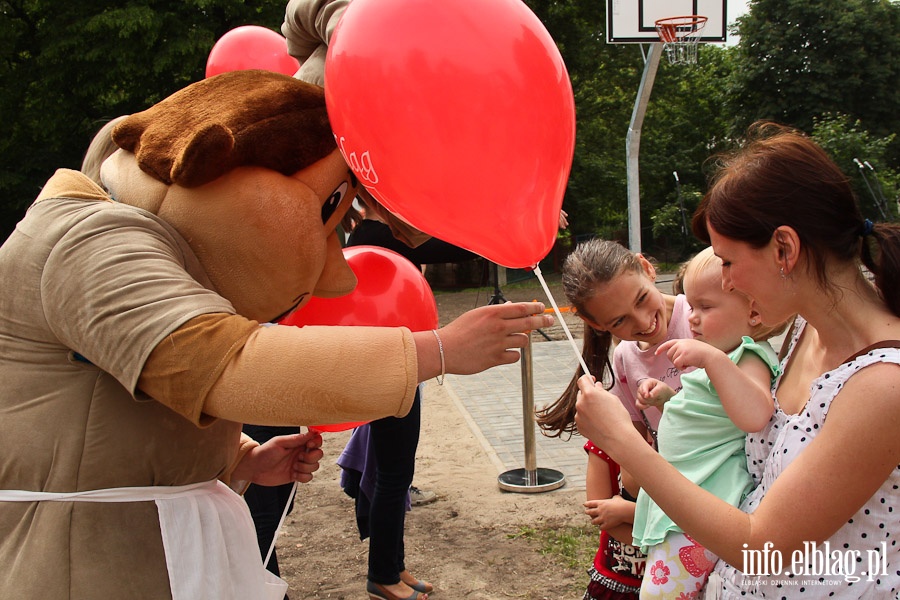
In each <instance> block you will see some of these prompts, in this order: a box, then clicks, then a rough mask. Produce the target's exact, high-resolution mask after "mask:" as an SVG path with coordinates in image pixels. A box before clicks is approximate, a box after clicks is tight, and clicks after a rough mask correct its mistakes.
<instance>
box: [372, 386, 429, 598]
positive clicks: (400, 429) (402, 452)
mask: <svg viewBox="0 0 900 600" xmlns="http://www.w3.org/2000/svg"><path fill="white" fill-rule="evenodd" d="M421 417H422V412H421V402H420V398H419V392H418V390H417V391H416V397H415V400H414V401H413V405H412V408H411V409H410V411H409V414H407V415H406V416H405V417H401V418H397V417H386V418H384V419H378V420H377V421H372V422H371V423H370V428H371V430H370V436H371V437H370V440H369V443H370V447H369V451H370V452H374V453H375V494H374V497H373V498H372V499H371V506H370V509H369V573H368V578H369V579H370V580H371V581H373V582H374V583H380V584H382V585H390V584H394V583H397V582H399V581H400V572H401V571H404V570H406V566H405V565H404V552H403V532H404V528H405V526H406V499H407V494H408V493H409V486H410V485H412V481H413V473H414V472H415V469H416V449H417V448H418V446H419V425H420V423H421Z"/></svg>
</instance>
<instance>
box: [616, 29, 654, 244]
mask: <svg viewBox="0 0 900 600" xmlns="http://www.w3.org/2000/svg"><path fill="white" fill-rule="evenodd" d="M662 46H663V45H662V44H661V43H653V44H650V50H649V52H647V56H646V58H645V59H644V74H643V75H642V76H641V85H640V87H639V88H638V94H637V98H636V99H635V101H634V109H633V110H632V111H631V124H630V125H629V126H628V135H627V136H626V137H625V160H626V169H627V171H626V177H627V185H628V247H629V248H630V249H631V251H632V252H640V251H641V186H640V151H641V127H642V126H643V124H644V115H645V114H646V113H647V104H648V103H649V102H650V93H651V92H652V91H653V82H654V81H655V80H656V71H657V69H658V68H659V57H660V55H661V54H662Z"/></svg>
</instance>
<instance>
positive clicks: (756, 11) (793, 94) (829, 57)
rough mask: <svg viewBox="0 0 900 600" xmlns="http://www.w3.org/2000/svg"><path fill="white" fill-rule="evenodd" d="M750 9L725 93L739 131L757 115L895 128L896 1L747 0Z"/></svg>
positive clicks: (899, 60) (898, 121)
mask: <svg viewBox="0 0 900 600" xmlns="http://www.w3.org/2000/svg"><path fill="white" fill-rule="evenodd" d="M749 9H750V10H749V11H748V12H747V13H746V14H745V15H743V16H742V17H741V18H740V19H739V20H738V24H737V29H738V32H739V34H740V44H739V45H738V55H737V58H736V65H735V69H734V70H733V73H732V87H731V92H730V95H729V98H730V103H729V106H730V109H731V112H732V113H733V114H734V126H735V128H736V130H737V131H738V132H741V131H743V130H744V129H745V128H746V126H747V125H748V124H750V123H751V122H753V121H754V120H757V119H772V120H776V121H780V122H783V123H787V124H790V125H793V126H796V127H799V128H801V129H803V130H804V131H806V132H811V131H812V127H813V123H814V119H815V118H816V117H819V116H822V115H825V114H827V113H842V114H846V115H849V116H850V117H852V118H853V119H855V120H859V121H860V123H862V126H863V127H864V128H865V129H867V130H868V131H870V132H872V134H874V135H877V136H885V135H888V134H890V133H892V132H895V131H898V130H900V113H898V111H897V106H898V105H900V85H898V81H900V3H898V2H893V1H891V0H815V1H812V0H750V4H749Z"/></svg>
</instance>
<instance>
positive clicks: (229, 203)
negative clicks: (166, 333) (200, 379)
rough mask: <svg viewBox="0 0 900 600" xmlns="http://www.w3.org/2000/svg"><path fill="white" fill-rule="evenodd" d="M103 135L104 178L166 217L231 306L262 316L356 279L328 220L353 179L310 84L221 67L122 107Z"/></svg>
mask: <svg viewBox="0 0 900 600" xmlns="http://www.w3.org/2000/svg"><path fill="white" fill-rule="evenodd" d="M113 139H114V141H115V142H116V144H118V146H119V147H120V148H121V150H119V151H117V152H116V153H114V154H113V155H112V156H111V157H110V158H109V159H107V161H106V162H105V163H104V164H103V167H102V169H101V176H102V179H103V183H104V185H106V187H107V188H108V189H109V190H110V193H111V194H112V196H113V197H114V198H115V199H116V200H118V201H119V202H123V203H125V204H131V205H134V206H138V207H140V208H143V209H145V210H148V211H150V212H152V213H154V214H156V215H158V216H159V217H161V218H162V219H164V220H165V221H167V222H168V223H169V224H171V225H172V226H173V227H174V228H175V229H176V230H177V231H178V232H179V233H180V234H181V235H182V236H183V237H184V238H185V240H187V242H188V244H189V245H190V246H191V248H192V249H193V251H194V252H195V254H196V255H197V257H198V259H199V260H200V262H201V264H202V265H203V267H204V269H205V270H206V272H207V274H208V276H209V278H210V281H211V282H212V284H213V286H214V287H215V289H216V291H217V292H218V293H220V294H221V295H222V296H223V297H225V298H227V299H228V300H229V301H230V302H231V303H232V304H233V305H234V307H235V309H236V310H237V312H238V313H239V314H241V315H243V316H245V317H248V318H251V319H256V320H259V321H271V320H275V319H278V318H279V317H281V316H283V315H285V314H287V313H288V312H290V311H291V310H293V309H294V308H297V307H299V306H302V305H303V304H305V303H306V302H308V301H309V298H310V297H311V296H313V295H315V296H323V297H332V296H339V295H342V294H346V293H348V292H350V291H351V290H352V289H353V287H354V286H355V285H356V277H355V276H354V274H353V272H352V271H351V270H350V268H349V266H348V265H347V263H346V261H345V260H344V256H343V253H342V251H341V244H340V241H339V240H338V237H337V234H336V231H335V230H336V227H337V225H338V223H339V222H340V220H341V218H342V217H343V216H344V214H345V213H346V212H347V209H348V208H349V206H350V203H351V202H352V200H353V198H354V197H355V195H356V192H357V187H358V184H357V181H356V178H355V177H354V176H353V174H352V173H351V171H350V169H349V168H348V167H347V164H346V163H345V162H344V159H343V158H342V156H341V154H340V152H339V151H338V150H337V148H336V145H335V141H334V136H333V134H332V132H331V128H330V126H329V123H328V115H327V113H326V109H325V96H324V92H323V90H322V88H321V87H319V86H316V85H312V84H309V83H305V82H303V81H300V80H298V79H294V78H292V77H289V76H286V75H281V74H278V73H272V72H268V71H233V72H229V73H223V74H221V75H217V76H215V77H211V78H209V79H205V80H203V81H200V82H197V83H195V84H192V85H190V86H188V87H186V88H184V89H183V90H180V91H178V92H176V93H175V94H173V95H172V96H170V97H168V98H166V99H165V100H163V101H162V102H160V103H158V104H156V105H154V106H152V107H151V108H149V109H147V110H145V111H143V112H140V113H136V114H134V115H130V116H129V117H127V118H125V119H124V120H123V121H122V122H121V123H119V125H117V126H116V128H115V129H114V131H113Z"/></svg>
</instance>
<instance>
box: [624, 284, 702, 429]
mask: <svg viewBox="0 0 900 600" xmlns="http://www.w3.org/2000/svg"><path fill="white" fill-rule="evenodd" d="M690 314H691V307H690V305H689V304H688V303H687V300H686V299H685V297H684V296H683V295H678V296H676V297H675V306H674V307H673V309H672V318H671V319H669V325H668V330H667V331H666V339H665V340H663V341H668V340H677V339H683V338H690V337H693V336H692V335H691V326H690V324H689V323H688V317H690ZM661 343H662V342H660V344H661ZM658 345H659V344H657V345H656V346H651V347H649V348H647V349H646V350H641V349H640V348H639V347H638V343H637V342H629V341H622V342H619V344H618V345H617V346H616V349H615V350H614V351H613V373H614V378H615V381H614V383H613V387H612V389H611V390H610V391H611V392H612V393H613V394H615V395H616V396H618V397H619V399H620V400H621V401H622V404H624V405H625V408H627V409H628V412H629V413H630V414H631V420H632V421H636V422H638V423H643V419H642V418H641V412H640V411H639V410H638V409H637V407H635V405H634V402H635V398H636V397H637V386H638V385H639V384H640V382H641V381H643V380H644V379H647V378H648V377H652V378H653V379H659V380H660V381H662V382H663V383H665V384H667V385H669V386H670V387H671V388H672V389H673V390H675V391H676V392H677V391H678V390H680V389H681V374H682V372H683V371H679V370H678V369H676V368H675V365H673V364H672V362H671V361H670V360H669V358H668V357H667V356H666V355H665V354H662V355H660V356H656V354H655V351H656V348H657V346H658ZM689 370H690V369H689ZM644 413H645V414H646V416H647V421H649V423H650V426H651V427H652V428H653V430H654V431H656V429H658V428H659V419H660V417H662V411H660V410H659V409H658V408H656V407H651V408H648V409H647V410H646V411H644Z"/></svg>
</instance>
